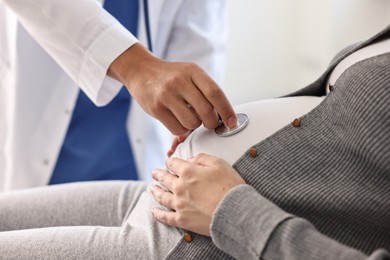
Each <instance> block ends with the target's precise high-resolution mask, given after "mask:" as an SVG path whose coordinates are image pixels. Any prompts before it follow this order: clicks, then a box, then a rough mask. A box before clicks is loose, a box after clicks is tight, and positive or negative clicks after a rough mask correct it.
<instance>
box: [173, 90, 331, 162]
mask: <svg viewBox="0 0 390 260" xmlns="http://www.w3.org/2000/svg"><path fill="white" fill-rule="evenodd" d="M322 100H323V97H309V96H304V97H289V98H277V99H269V100H261V101H256V102H251V103H247V104H243V105H239V106H236V107H235V111H236V113H245V114H247V115H248V117H249V124H248V126H247V127H246V128H245V129H244V130H243V131H241V132H239V133H237V134H235V135H232V136H228V137H220V136H218V135H217V134H215V132H214V130H208V129H206V128H204V127H200V128H198V129H197V130H195V131H194V132H193V133H192V134H191V135H190V136H189V137H188V138H187V139H186V140H185V142H184V143H182V144H181V145H179V146H178V147H177V149H176V152H175V153H174V154H173V156H175V157H179V158H182V159H189V158H191V157H193V156H195V155H197V154H199V153H207V154H210V155H214V156H217V157H220V158H223V159H225V160H226V161H227V162H228V163H230V164H231V165H233V164H234V163H235V161H237V160H238V159H239V158H240V157H241V156H242V155H243V154H244V152H245V151H247V150H248V148H249V147H251V146H252V145H254V144H256V143H258V142H260V141H262V140H264V139H265V138H267V137H269V136H270V135H272V134H273V133H275V132H276V131H277V130H279V129H281V128H282V127H284V126H286V125H287V124H289V123H291V122H292V121H293V120H294V119H295V118H297V117H300V116H302V115H304V114H306V113H307V112H309V111H310V110H312V109H313V108H314V107H316V106H317V105H318V104H319V103H320V102H321V101H322Z"/></svg>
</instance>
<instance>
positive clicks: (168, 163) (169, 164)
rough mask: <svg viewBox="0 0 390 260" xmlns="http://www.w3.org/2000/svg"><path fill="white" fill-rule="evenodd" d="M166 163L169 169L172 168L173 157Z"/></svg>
mask: <svg viewBox="0 0 390 260" xmlns="http://www.w3.org/2000/svg"><path fill="white" fill-rule="evenodd" d="M165 163H166V165H167V166H168V168H169V167H171V165H172V157H169V158H168V160H167V161H166V162H165Z"/></svg>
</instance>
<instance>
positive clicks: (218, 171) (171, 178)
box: [152, 154, 245, 236]
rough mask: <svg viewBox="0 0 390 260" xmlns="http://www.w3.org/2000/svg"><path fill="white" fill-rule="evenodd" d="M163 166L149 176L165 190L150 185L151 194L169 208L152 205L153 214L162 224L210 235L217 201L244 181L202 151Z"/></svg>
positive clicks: (223, 163) (218, 160) (172, 160)
mask: <svg viewBox="0 0 390 260" xmlns="http://www.w3.org/2000/svg"><path fill="white" fill-rule="evenodd" d="M166 166H167V168H168V170H161V169H158V170H154V171H153V178H154V179H155V180H156V181H158V182H160V183H161V185H162V186H164V187H165V188H166V189H167V190H168V191H166V190H165V189H163V188H161V187H159V186H158V185H153V186H152V194H153V196H154V197H155V198H156V200H157V201H158V202H159V203H160V204H161V205H163V206H165V207H167V208H169V209H172V210H173V211H165V210H162V209H159V208H154V209H153V210H152V215H153V217H154V218H155V219H157V220H158V221H160V222H162V223H164V224H166V225H170V226H175V227H180V228H183V229H186V230H189V231H193V232H196V233H199V234H202V235H206V236H210V231H209V228H210V224H211V219H212V216H213V213H214V211H215V209H216V207H217V205H218V203H219V202H220V201H221V200H222V198H223V197H224V196H225V194H226V193H227V192H228V191H229V190H231V189H232V188H234V187H235V186H237V185H240V184H245V181H244V180H243V179H242V178H241V176H240V175H238V173H237V172H236V171H235V170H234V169H233V168H232V167H231V166H230V165H229V164H228V163H227V162H225V161H224V160H222V159H220V158H217V157H213V156H209V155H206V154H199V155H198V156H196V157H194V158H193V159H190V160H189V161H185V160H181V159H178V158H170V159H168V160H167V162H166ZM169 171H170V172H169Z"/></svg>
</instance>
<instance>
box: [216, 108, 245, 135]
mask: <svg viewBox="0 0 390 260" xmlns="http://www.w3.org/2000/svg"><path fill="white" fill-rule="evenodd" d="M248 123H249V118H248V116H247V115H246V114H242V113H239V114H237V126H236V127H234V128H227V127H226V126H225V125H224V124H223V123H222V121H221V122H220V124H219V125H218V127H217V128H215V133H216V134H217V135H219V136H224V137H225V136H231V135H234V134H237V133H238V132H241V131H242V130H244V128H245V127H246V126H247V125H248Z"/></svg>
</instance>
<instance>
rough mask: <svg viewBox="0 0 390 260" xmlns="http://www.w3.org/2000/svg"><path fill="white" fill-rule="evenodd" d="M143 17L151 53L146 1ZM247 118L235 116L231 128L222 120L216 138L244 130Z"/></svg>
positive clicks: (241, 114)
mask: <svg viewBox="0 0 390 260" xmlns="http://www.w3.org/2000/svg"><path fill="white" fill-rule="evenodd" d="M144 17H145V30H146V39H147V42H148V48H149V51H151V52H153V45H152V37H151V33H150V22H149V6H148V0H144ZM248 123H249V118H248V116H247V115H246V114H243V113H239V114H237V125H236V126H235V127H233V128H228V127H226V126H225V125H224V124H223V122H222V120H219V123H218V127H217V128H215V133H216V134H217V135H218V136H223V137H226V136H231V135H235V134H237V133H238V132H241V131H242V130H244V128H245V127H246V126H247V125H248Z"/></svg>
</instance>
